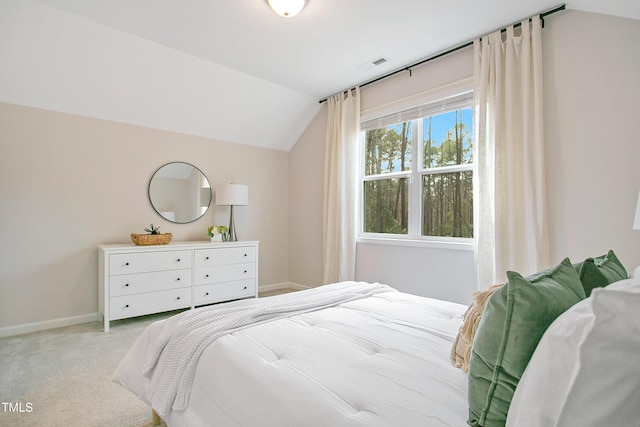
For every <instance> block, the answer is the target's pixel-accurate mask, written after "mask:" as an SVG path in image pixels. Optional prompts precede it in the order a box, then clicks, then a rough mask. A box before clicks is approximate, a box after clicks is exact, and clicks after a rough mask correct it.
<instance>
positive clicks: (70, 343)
mask: <svg viewBox="0 0 640 427" xmlns="http://www.w3.org/2000/svg"><path fill="white" fill-rule="evenodd" d="M171 314H175V312H173V313H163V314H159V315H151V316H145V317H139V318H133V319H127V320H121V321H117V322H113V323H112V324H111V330H110V332H109V333H104V332H103V330H102V323H101V322H92V323H86V324H82V325H76V326H69V327H65V328H59V329H51V330H48V331H42V332H34V333H31V334H25V335H18V336H13V337H5V338H0V366H1V368H0V369H1V372H2V373H1V374H0V375H1V377H0V401H1V402H2V406H0V426H2V427H4V426H7V427H9V426H12V427H13V426H19V427H22V426H25V427H26V426H43V427H44V426H47V427H120V426H122V427H128V426H131V427H141V426H144V425H145V424H147V423H148V422H149V421H150V420H151V411H150V409H149V407H148V406H147V405H146V404H145V403H143V402H142V401H140V400H139V399H138V398H137V397H136V396H135V395H134V394H133V393H131V392H129V391H128V390H126V389H125V388H124V387H122V386H120V385H118V384H116V383H113V382H112V381H111V376H112V374H113V371H114V370H115V368H116V366H117V365H118V363H119V362H120V360H121V359H122V358H123V357H124V355H125V353H126V352H127V350H128V349H129V347H130V346H131V345H132V344H133V342H134V341H135V339H136V338H137V337H138V336H139V335H140V334H141V333H142V330H143V329H144V328H145V327H146V326H147V325H149V324H150V323H151V322H153V321H155V320H159V319H163V318H166V317H168V316H169V315H171Z"/></svg>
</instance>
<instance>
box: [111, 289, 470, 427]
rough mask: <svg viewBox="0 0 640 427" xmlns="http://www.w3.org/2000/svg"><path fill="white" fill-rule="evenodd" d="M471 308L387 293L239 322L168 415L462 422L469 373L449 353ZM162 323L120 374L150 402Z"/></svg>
mask: <svg viewBox="0 0 640 427" xmlns="http://www.w3.org/2000/svg"><path fill="white" fill-rule="evenodd" d="M276 298H277V297H276ZM465 310H466V307H465V306H463V305H459V304H455V303H449V302H444V301H439V300H433V299H427V298H422V297H417V296H413V295H408V294H403V293H400V292H386V293H382V294H377V295H374V296H371V297H368V298H365V299H360V300H357V301H352V302H348V303H343V304H340V305H337V306H335V307H331V308H326V309H323V310H320V311H314V312H311V313H306V314H300V315H297V316H294V317H289V318H283V319H279V320H274V321H271V322H268V323H263V324H260V325H257V326H253V327H250V328H245V329H242V330H240V331H237V332H234V333H231V334H229V335H226V336H223V337H221V338H219V339H217V340H216V341H215V342H213V343H212V344H210V345H209V346H208V347H207V348H206V350H204V352H203V353H202V355H201V356H200V359H199V362H198V365H197V368H196V371H195V376H194V379H193V384H192V388H191V395H190V400H189V405H188V407H187V408H186V410H180V411H177V410H173V411H171V412H169V413H168V415H166V416H164V417H163V418H164V419H165V421H166V422H167V424H168V425H169V426H170V427H177V426H193V427H196V426H274V427H275V426H278V427H285V426H304V427H312V426H464V425H465V423H466V418H467V391H466V390H467V377H466V375H465V374H464V373H463V372H462V371H460V370H458V369H456V368H455V367H454V366H453V364H452V362H451V360H450V358H449V354H450V350H451V346H452V344H453V340H454V338H455V335H456V333H457V331H458V328H459V326H460V324H461V322H462V314H463V313H464V311H465ZM164 322H166V321H161V322H156V323H154V324H152V325H151V326H149V328H147V330H146V331H145V332H144V333H143V335H142V336H141V337H140V338H139V339H138V341H136V343H135V344H134V346H133V347H132V349H131V350H130V352H129V353H128V354H127V356H126V357H125V359H123V361H122V362H121V364H120V365H119V367H118V369H117V370H116V372H115V374H114V380H115V381H116V382H118V383H120V384H122V385H124V386H125V387H127V388H128V389H130V390H131V391H133V392H134V393H135V394H136V395H138V397H140V398H141V399H142V400H144V401H145V402H147V403H149V398H148V396H149V391H150V378H149V377H147V376H145V375H143V374H142V367H143V364H144V361H145V355H146V354H148V353H147V352H148V351H149V349H150V348H152V347H153V346H154V343H155V340H156V339H157V337H158V335H159V332H160V330H161V329H162V326H163V323H164ZM151 373H152V374H153V372H151Z"/></svg>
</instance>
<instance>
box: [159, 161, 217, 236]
mask: <svg viewBox="0 0 640 427" xmlns="http://www.w3.org/2000/svg"><path fill="white" fill-rule="evenodd" d="M172 165H186V166H190V167H191V169H192V172H191V173H193V172H198V173H199V174H200V177H199V178H200V179H201V180H202V179H204V181H206V183H207V185H208V186H209V187H208V188H207V187H199V189H200V190H203V189H205V188H207V189H208V190H209V191H208V196H209V203H208V204H207V205H206V209H204V210H203V211H202V212H201V213H199V214H198V215H195V214H194V215H192V216H189V217H188V218H184V220H180V218H174V219H171V218H167V217H166V216H164V215H163V214H162V212H164V211H163V210H162V209H160V208H159V206H158V205H159V201H158V200H157V197H156V203H154V200H153V197H152V194H151V190H152V186H153V182H154V178H155V179H159V178H161V177H159V176H157V175H158V173H161V171H162V170H163V169H164V168H166V167H167V166H172ZM156 183H157V180H156ZM147 196H148V197H149V203H151V207H153V210H154V211H156V213H157V214H158V215H160V216H161V217H162V218H163V219H165V220H167V221H169V222H172V223H174V224H189V223H192V222H194V221H197V220H199V219H200V218H202V217H203V216H204V214H206V213H207V211H208V210H209V208H210V207H211V202H212V200H213V193H212V191H211V181H209V178H207V176H206V175H205V174H204V172H202V170H200V169H199V168H197V167H196V166H194V165H192V164H191V163H187V162H169V163H166V164H164V165H162V166H160V167H159V168H158V169H156V171H155V172H154V173H153V175H151V179H149V185H148V189H147ZM174 196H175V194H174ZM199 200H200V199H198V200H195V201H191V200H189V202H190V203H191V202H193V203H198V201H199ZM192 207H194V206H192ZM203 207H205V206H200V205H198V204H196V206H195V207H194V208H195V209H199V208H203Z"/></svg>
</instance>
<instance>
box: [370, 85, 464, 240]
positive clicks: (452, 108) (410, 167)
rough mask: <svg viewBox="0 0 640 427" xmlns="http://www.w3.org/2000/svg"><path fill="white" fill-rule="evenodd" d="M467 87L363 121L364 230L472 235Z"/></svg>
mask: <svg viewBox="0 0 640 427" xmlns="http://www.w3.org/2000/svg"><path fill="white" fill-rule="evenodd" d="M471 105H472V94H471V93H470V92H467V93H464V94H462V95H458V96H456V97H452V98H447V99H445V100H442V101H438V102H434V103H430V104H428V105H423V106H420V107H416V108H413V109H410V110H405V111H402V112H399V113H395V114H392V115H388V116H385V117H380V118H377V119H374V120H369V121H366V122H364V123H362V142H363V143H362V146H363V162H362V164H363V165H364V170H363V174H362V190H363V191H362V203H363V206H362V207H363V209H362V231H363V233H364V235H365V236H367V235H368V236H376V235H381V236H385V237H389V236H408V237H419V238H437V239H441V238H472V237H473V143H472V135H473V129H472V126H473V118H472V108H471Z"/></svg>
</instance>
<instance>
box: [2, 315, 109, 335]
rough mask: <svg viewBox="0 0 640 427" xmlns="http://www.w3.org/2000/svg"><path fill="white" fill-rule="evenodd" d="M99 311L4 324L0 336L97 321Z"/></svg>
mask: <svg viewBox="0 0 640 427" xmlns="http://www.w3.org/2000/svg"><path fill="white" fill-rule="evenodd" d="M98 320H100V314H99V313H91V314H83V315H81V316H72V317H63V318H61V319H53V320H45V321H43V322H34V323H25V324H23V325H16V326H5V327H4V328H0V337H10V336H13V335H21V334H28V333H30V332H38V331H45V330H47V329H55V328H62V327H65V326H73V325H80V324H82V323H89V322H97V321H98Z"/></svg>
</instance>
